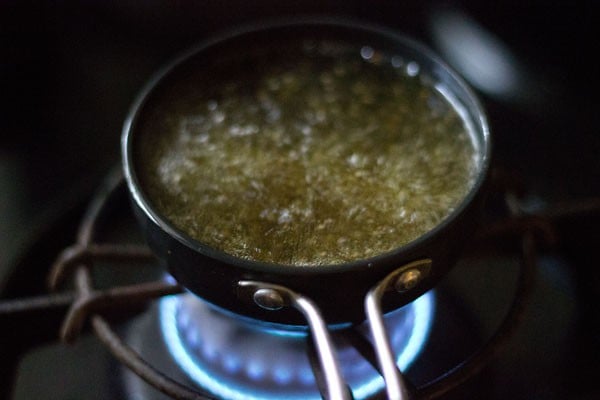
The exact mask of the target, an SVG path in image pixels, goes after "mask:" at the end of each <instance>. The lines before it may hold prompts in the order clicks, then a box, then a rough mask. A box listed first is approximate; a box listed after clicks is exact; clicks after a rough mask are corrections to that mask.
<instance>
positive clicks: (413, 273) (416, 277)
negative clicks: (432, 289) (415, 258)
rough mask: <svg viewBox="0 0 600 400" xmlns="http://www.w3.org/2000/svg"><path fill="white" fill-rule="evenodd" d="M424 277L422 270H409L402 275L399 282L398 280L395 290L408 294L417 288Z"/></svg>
mask: <svg viewBox="0 0 600 400" xmlns="http://www.w3.org/2000/svg"><path fill="white" fill-rule="evenodd" d="M422 277H423V274H422V273H421V270H419V269H417V268H411V269H408V270H406V271H404V272H403V273H402V274H400V276H399V277H398V280H396V285H395V288H396V290H397V291H398V292H406V291H407V290H410V289H412V288H414V287H415V286H417V284H418V283H419V282H420V281H421V278H422Z"/></svg>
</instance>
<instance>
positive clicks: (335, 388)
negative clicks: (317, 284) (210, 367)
mask: <svg viewBox="0 0 600 400" xmlns="http://www.w3.org/2000/svg"><path fill="white" fill-rule="evenodd" d="M238 285H239V286H240V287H241V288H243V289H245V290H248V291H249V293H251V294H252V297H253V300H254V302H255V303H256V304H257V305H259V306H260V307H262V308H264V309H267V310H278V309H280V308H283V307H286V306H291V307H294V308H296V309H297V310H298V311H300V312H301V313H302V314H303V315H304V317H305V318H306V320H307V322H308V326H309V327H310V333H311V336H312V339H313V341H314V343H315V346H316V348H317V355H318V358H319V363H320V364H321V369H322V370H323V374H324V377H325V386H326V388H325V392H326V393H323V395H324V396H325V398H326V399H327V400H351V399H352V394H351V392H350V390H349V389H348V387H347V386H346V384H345V383H344V379H343V377H342V373H341V368H340V366H339V362H338V359H337V356H336V354H335V347H334V345H333V341H332V340H331V336H330V334H329V331H328V330H327V324H326V323H325V320H324V319H323V317H322V316H321V312H320V311H319V309H318V307H317V306H316V304H315V303H314V302H313V301H312V300H310V299H309V298H307V297H304V296H302V295H300V294H298V293H296V292H294V291H293V290H290V289H288V288H286V287H284V286H280V285H274V284H270V283H265V282H257V281H240V282H238Z"/></svg>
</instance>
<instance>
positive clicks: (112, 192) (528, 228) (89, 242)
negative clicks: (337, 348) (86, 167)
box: [0, 173, 552, 399]
mask: <svg viewBox="0 0 600 400" xmlns="http://www.w3.org/2000/svg"><path fill="white" fill-rule="evenodd" d="M123 187H124V185H123V184H122V177H121V175H120V173H116V174H113V175H111V176H110V177H109V178H108V179H107V181H106V183H105V185H104V186H103V187H102V189H101V190H100V191H99V192H98V194H97V195H96V196H95V197H94V199H93V201H92V203H91V205H90V207H89V209H88V212H87V214H86V215H85V217H84V218H83V220H82V223H81V225H80V229H79V235H78V238H77V244H76V245H75V246H73V247H70V248H67V249H66V250H65V251H64V252H63V253H62V254H61V256H60V257H59V259H58V260H57V262H56V264H55V265H54V267H53V268H52V272H51V274H50V276H51V278H50V285H51V286H53V287H56V286H57V285H58V284H59V283H60V281H62V280H63V278H64V277H66V275H68V274H73V275H74V283H75V288H76V290H75V293H58V294H54V295H49V296H43V297H38V298H31V299H20V300H14V301H8V302H3V303H0V314H11V313H13V314H14V313H19V312H22V311H27V310H30V309H40V308H53V307H56V306H57V305H58V306H64V305H66V304H70V310H69V312H68V314H67V317H66V318H65V320H64V324H63V328H62V331H61V338H62V340H63V341H65V342H70V341H73V340H75V339H76V337H77V334H78V333H79V331H80V329H81V328H82V326H83V323H84V321H86V320H89V321H90V323H91V327H92V330H93V331H94V333H95V334H96V336H97V337H98V338H99V339H100V340H101V342H102V343H104V344H105V345H106V347H107V348H108V349H109V350H110V351H111V352H112V353H113V355H114V356H115V357H116V358H117V359H118V360H120V361H121V362H122V363H123V364H124V365H126V366H127V367H128V368H129V369H131V370H132V371H133V372H134V373H135V374H137V375H138V376H140V377H141V378H142V379H143V380H145V381H146V382H148V383H149V384H150V385H152V386H153V387H155V388H156V389H158V390H159V391H161V392H163V393H165V394H166V395H168V396H171V397H173V398H177V399H207V398H210V395H209V394H207V393H203V392H201V391H198V390H195V389H192V388H189V387H187V386H185V385H184V384H182V383H180V382H177V381H175V380H173V379H171V378H169V377H168V376H166V375H165V374H163V373H162V372H161V371H159V370H158V369H156V368H155V367H154V366H152V365H150V364H149V363H147V362H146V361H145V360H144V359H142V358H141V357H140V356H139V355H138V354H137V353H136V352H135V351H134V350H132V348H131V347H129V346H128V345H127V344H126V343H125V342H124V341H122V340H121V338H120V337H119V336H118V335H117V334H116V333H115V331H114V330H113V329H112V327H111V325H110V323H109V322H108V320H107V318H106V317H107V316H110V315H111V312H112V311H111V309H114V308H115V307H117V308H120V309H122V308H124V307H125V308H127V307H131V306H132V305H134V304H140V303H146V302H148V301H150V300H152V299H155V298H157V297H161V296H165V295H169V294H176V293H181V292H182V291H183V288H181V287H180V286H178V285H177V284H174V283H172V282H168V281H164V280H158V281H155V282H146V283H140V284H134V285H130V286H120V287H113V288H109V289H103V290H98V289H95V288H94V286H93V282H92V277H91V273H90V271H91V269H92V268H93V267H94V264H95V263H97V262H100V261H111V262H113V263H112V264H111V268H117V267H118V265H121V264H124V263H127V264H131V263H135V262H139V261H147V260H149V259H152V258H153V256H152V254H151V253H150V252H149V250H147V249H146V248H145V247H138V246H131V245H124V244H100V243H96V241H95V238H96V231H97V230H98V227H99V226H100V225H101V224H102V223H106V222H108V221H107V220H108V219H109V217H110V209H111V205H112V203H113V200H114V199H115V198H116V196H117V195H118V193H119V192H120V191H121V190H123ZM505 197H506V198H507V199H511V193H510V192H506V196H505ZM508 204H509V205H510V204H511V202H510V201H508ZM509 208H510V207H509ZM540 232H541V234H542V235H538V233H540ZM505 235H508V236H517V237H518V238H520V240H521V263H520V266H521V268H520V276H519V280H518V286H517V289H516V291H515V294H514V298H513V302H512V304H511V306H510V309H509V310H508V312H507V314H506V316H505V318H504V320H503V321H502V323H501V325H500V326H499V328H498V330H497V331H496V333H495V334H494V335H493V336H492V337H491V338H490V339H489V341H488V342H487V343H486V344H485V345H484V346H482V347H481V348H480V349H479V350H478V351H477V352H476V353H475V354H473V355H472V356H471V357H470V358H468V359H467V360H465V361H464V362H462V363H460V364H459V365H457V366H456V367H455V368H453V369H451V370H450V371H448V372H446V373H445V374H443V375H441V376H439V377H438V378H436V379H434V380H432V381H430V382H428V383H426V384H424V385H421V386H420V387H414V386H413V385H412V384H411V382H404V381H406V378H405V377H403V375H402V374H401V373H400V371H398V369H397V367H396V366H395V363H394V366H393V367H392V368H390V362H394V361H393V360H394V358H393V356H392V357H390V353H391V351H390V349H389V344H388V341H387V337H386V334H385V331H383V332H379V333H378V332H374V333H375V335H374V337H375V346H374V348H373V347H371V346H370V344H369V343H368V341H366V340H363V341H360V342H357V341H356V340H355V339H356V337H355V336H356V335H360V333H359V332H357V331H356V329H348V330H346V331H347V332H349V336H354V337H353V338H349V339H353V340H354V342H355V343H359V344H356V347H357V350H358V351H359V352H360V353H361V354H363V356H365V358H366V359H368V360H370V362H371V363H372V364H373V365H374V366H375V367H376V368H378V367H377V366H378V363H377V361H376V354H377V355H378V356H379V361H380V364H383V365H384V368H382V369H381V370H383V372H381V371H380V373H381V374H382V375H383V376H384V378H385V379H386V383H387V384H388V394H394V392H392V391H393V390H397V391H399V392H405V393H406V394H407V395H408V396H409V397H410V398H411V399H412V398H423V399H431V398H437V397H440V396H441V395H443V394H445V393H448V392H449V391H451V390H452V389H453V388H455V387H457V386H459V385H461V384H462V383H464V382H466V381H467V380H468V379H470V378H471V377H473V376H474V375H476V374H477V373H478V372H479V371H480V370H481V369H482V368H483V367H484V366H485V365H486V364H487V363H488V362H489V361H490V360H491V359H492V358H493V357H494V356H495V355H496V354H497V353H498V352H499V351H500V350H501V349H502V347H503V345H504V344H506V343H507V342H508V341H509V340H510V338H511V336H512V334H513V333H514V332H515V331H516V329H517V327H518V325H519V322H520V319H521V316H522V314H523V310H524V308H525V305H526V303H527V299H528V297H529V294H530V291H531V287H532V282H533V275H534V270H535V266H536V239H538V238H539V237H542V238H547V237H549V236H550V237H551V236H552V226H551V225H550V224H549V223H548V222H547V221H545V220H544V219H542V218H537V217H532V216H522V215H518V214H516V213H512V214H511V215H510V216H509V217H508V218H506V219H504V220H501V221H499V222H496V223H494V224H491V225H489V226H488V228H487V229H486V230H485V232H481V233H480V234H479V235H478V237H477V240H479V241H489V240H493V239H495V238H498V237H499V236H505ZM402 272H403V271H400V272H398V273H399V274H402ZM390 280H391V278H390ZM386 282H387V280H386ZM386 282H384V283H383V286H381V287H380V288H379V289H375V290H374V291H373V292H372V293H371V296H372V299H371V300H370V302H372V303H373V306H372V307H373V308H374V309H375V311H377V310H376V308H377V300H378V299H377V291H378V290H379V291H381V290H384V289H386V288H387V287H386ZM255 284H256V283H254V282H251V283H249V285H255ZM387 284H389V282H387ZM266 285H267V286H266V288H267V289H270V288H272V287H269V286H268V284H266ZM275 289H276V290H283V293H284V294H285V295H286V296H289V298H288V299H286V300H287V301H288V302H290V303H294V304H295V303H298V302H300V303H303V302H304V301H305V300H306V299H304V298H303V297H301V296H299V295H298V294H296V293H293V292H291V291H286V289H287V288H280V287H277V288H275ZM288 290H289V289H288ZM296 296H298V297H296ZM267 297H269V296H267ZM295 305H297V306H298V304H295ZM305 306H306V304H300V305H299V307H300V308H301V310H304V312H306V313H307V314H309V316H308V319H309V323H312V324H317V326H316V327H314V326H313V332H316V334H315V335H314V336H313V340H312V341H309V342H316V344H317V346H315V347H316V349H317V350H316V351H311V352H310V353H311V354H309V355H312V357H313V358H320V361H321V362H313V363H312V367H313V373H314V375H315V380H316V382H317V385H318V388H319V391H320V392H321V393H322V394H325V396H328V394H332V395H333V396H332V397H330V398H337V397H338V396H339V397H343V396H346V395H349V394H348V393H347V392H346V393H344V390H345V385H344V383H343V382H341V381H339V379H340V375H339V371H336V370H335V367H332V365H334V364H329V363H327V362H326V360H324V358H325V359H326V358H327V357H332V356H334V350H333V349H332V348H331V347H329V348H328V347H327V346H330V345H331V341H330V339H329V338H328V336H329V331H328V330H327V329H326V327H325V326H318V324H319V321H318V319H317V320H316V321H315V320H312V319H311V318H312V316H310V314H311V313H312V309H311V306H310V305H309V306H308V307H305ZM109 311H111V312H109ZM376 314H377V313H376ZM372 320H374V321H375V324H374V325H373V326H372V327H371V328H372V329H375V330H377V329H378V328H377V324H378V321H377V320H376V318H375V319H372ZM372 324H373V323H372ZM319 335H320V336H319ZM386 346H387V347H388V348H385V347H386ZM382 348H383V350H382ZM378 369H379V368H378ZM390 382H391V383H392V384H393V386H392V387H391V389H390V385H389V383H390ZM403 382H404V383H403ZM336 391H337V392H336ZM399 392H395V393H399Z"/></svg>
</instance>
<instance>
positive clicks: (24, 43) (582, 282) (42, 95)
mask: <svg viewBox="0 0 600 400" xmlns="http://www.w3.org/2000/svg"><path fill="white" fill-rule="evenodd" d="M494 3H495V2H494ZM549 3H550V2H524V1H520V2H518V1H509V2H498V4H492V2H476V1H446V2H439V1H437V2H433V1H414V2H405V1H391V0H387V1H384V0H380V1H355V0H347V1H341V0H340V1H310V0H306V1H282V0H262V1H259V0H257V1H232V0H220V1H219V0H207V1H168V0H162V1H160V0H148V1H143V2H137V1H131V0H124V1H102V2H100V1H97V2H94V1H89V2H81V1H79V2H74V1H56V2H54V1H53V2H51V1H47V2H43V1H37V2H32V1H19V2H16V1H15V2H7V1H2V2H0V292H1V291H2V285H3V277H4V275H6V274H7V273H8V272H10V271H11V268H13V267H14V265H17V261H18V259H19V258H20V257H22V256H23V255H24V254H27V252H28V251H29V249H30V248H31V244H32V243H34V242H35V241H36V239H37V238H38V237H39V235H38V234H39V233H40V232H42V231H43V230H44V229H46V228H47V227H48V226H49V225H52V224H53V222H55V221H57V220H58V219H59V218H60V217H61V216H62V215H64V214H65V213H67V212H68V211H69V210H71V209H74V208H75V207H77V206H79V205H80V204H81V201H82V200H84V199H86V198H88V197H89V195H90V194H91V193H92V191H93V189H94V188H95V187H96V186H97V185H98V184H99V182H100V181H101V180H102V178H103V177H104V175H105V174H106V173H107V171H108V170H109V169H110V168H112V167H113V166H115V165H117V164H118V163H119V160H120V154H119V140H120V133H121V132H120V131H121V126H122V124H123V121H124V119H125V116H126V114H127V112H128V109H129V107H130V105H131V103H132V101H133V99H134V97H135V95H136V94H137V92H138V91H139V90H140V88H141V87H142V85H143V84H144V83H145V82H146V81H147V80H148V79H149V78H150V77H151V75H152V74H153V73H154V72H155V71H156V70H157V69H158V68H160V67H161V66H162V65H164V64H165V63H167V62H168V61H169V60H170V59H171V58H172V57H173V56H175V55H177V54H179V53H180V52H181V51H183V50H185V49H186V48H188V47H189V46H191V45H193V44H195V43H197V42H199V41H201V40H202V39H203V38H205V37H207V35H209V34H211V33H214V32H217V31H220V30H222V29H225V28H228V27H232V26H236V25H239V24H241V23H244V22H252V21H256V20H257V19H263V18H271V17H277V16H290V15H299V14H305V15H313V14H320V15H323V14H325V15H330V16H340V17H350V18H355V19H359V20H362V21H365V22H372V23H378V24H382V25H385V26H388V27H390V28H393V29H396V30H398V31H400V32H403V33H405V34H408V35H410V36H413V37H415V38H417V39H419V40H420V41H422V42H424V43H425V44H426V45H428V46H430V47H432V48H433V49H434V50H435V51H437V52H443V51H444V49H443V48H441V47H440V45H439V43H438V42H437V41H436V40H435V36H434V33H433V32H434V31H435V29H434V26H435V24H436V23H437V22H439V20H437V19H436V15H437V16H439V15H440V14H439V13H440V12H442V13H443V12H459V13H460V15H461V16H462V17H463V18H465V21H466V22H465V23H471V22H475V23H476V24H477V26H478V29H479V30H480V32H484V33H485V35H491V36H492V37H494V38H495V39H497V40H498V41H499V42H500V43H501V44H502V45H503V47H502V48H504V49H507V50H508V51H509V52H510V54H511V55H512V56H514V59H513V61H514V63H513V66H514V67H515V70H516V71H519V72H520V73H521V75H520V76H521V81H520V83H521V85H520V86H519V88H518V90H517V91H516V92H515V93H512V94H511V95H510V96H504V95H499V94H497V93H492V92H489V91H485V90H479V89H477V88H476V90H477V93H478V94H479V95H480V97H481V99H482V100H483V103H484V106H485V108H486V110H487V112H488V114H489V119H490V126H491V130H492V133H493V138H494V154H495V162H496V163H497V164H498V165H500V166H503V167H504V168H506V169H508V170H510V171H514V172H515V173H516V174H517V176H519V177H520V179H522V181H523V186H524V188H525V203H524V204H525V205H526V206H527V207H529V209H530V210H532V211H534V212H544V211H547V210H553V212H554V211H557V210H558V211H560V209H561V204H564V203H565V202H568V203H570V204H572V203H573V202H574V203H576V204H582V205H583V206H584V208H585V205H586V204H589V200H590V199H592V200H594V199H598V198H599V197H600V190H599V185H598V182H599V181H600V161H599V160H600V136H599V133H598V130H599V128H600V110H599V106H600V101H599V100H598V93H599V89H600V85H599V83H600V79H599V78H598V74H599V72H600V64H599V62H598V61H597V53H598V43H597V41H598V37H599V36H598V35H597V33H596V29H595V25H596V24H597V23H598V21H599V20H600V19H599V18H598V17H599V16H600V14H599V13H598V11H597V9H596V7H595V6H594V4H593V2H589V3H584V2H575V3H574V2H558V3H557V2H554V3H552V4H549ZM459 72H462V71H461V70H460V69H459ZM597 222H598V213H597V209H596V212H595V214H593V215H592V217H591V218H590V217H584V218H583V220H582V221H577V222H576V223H570V224H566V227H567V228H566V230H565V231H564V232H563V234H565V235H569V234H571V233H573V236H572V238H571V240H570V241H569V240H567V241H566V245H565V252H566V253H568V254H569V255H570V257H571V258H572V259H573V260H575V264H576V265H577V268H578V269H577V270H576V271H571V272H573V273H574V274H575V275H576V279H575V281H576V284H575V289H576V290H577V291H578V292H577V293H578V295H576V296H574V297H573V301H574V302H577V307H578V308H577V310H578V318H580V320H579V322H578V324H579V325H578V328H577V329H578V330H577V332H578V333H577V334H578V335H579V334H580V335H582V336H581V338H582V340H580V341H575V345H574V347H573V349H572V352H573V353H572V354H573V359H574V360H580V361H575V362H574V363H573V364H572V365H570V366H569V367H568V369H569V371H567V372H568V374H569V377H571V378H569V379H571V382H573V384H572V387H577V388H579V390H577V394H578V395H577V396H575V395H574V396H573V397H572V398H593V395H591V394H592V393H597V390H594V389H592V388H594V387H595V385H596V384H597V383H596V382H595V381H594V380H595V379H597V378H598V370H599V369H598V364H597V359H598V358H599V357H600V354H599V349H600V343H599V341H600V339H599V338H598V337H597V336H598V335H597V334H596V333H594V332H596V331H594V330H593V326H594V321H595V320H598V319H599V318H598V313H599V311H598V307H596V306H595V303H596V300H597V299H596V297H597V294H598V293H600V278H599V276H600V273H599V272H598V271H597V268H596V267H597V265H598V263H597V260H596V259H595V257H594V254H593V253H594V251H595V249H596V248H597V246H598V245H599V244H600V243H598V236H599V235H598V233H597V228H596V223H597ZM577 343H585V348H584V347H583V345H582V346H577ZM569 350H570V349H569ZM594 360H596V361H594ZM569 390H571V387H569ZM586 395H588V396H589V397H586Z"/></svg>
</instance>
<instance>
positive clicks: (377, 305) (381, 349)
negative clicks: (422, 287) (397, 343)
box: [365, 259, 431, 400]
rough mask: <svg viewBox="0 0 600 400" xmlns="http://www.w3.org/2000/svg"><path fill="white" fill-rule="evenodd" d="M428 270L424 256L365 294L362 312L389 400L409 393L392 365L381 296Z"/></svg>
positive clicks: (406, 285) (411, 284)
mask: <svg viewBox="0 0 600 400" xmlns="http://www.w3.org/2000/svg"><path fill="white" fill-rule="evenodd" d="M430 270H431V260H430V259H424V260H418V261H413V262H411V263H409V264H406V265H404V266H402V267H400V268H398V269H396V270H394V271H393V272H392V273H390V274H389V275H387V276H386V277H385V278H384V279H383V280H381V281H380V282H379V283H378V284H377V285H375V286H374V287H373V288H372V289H371V290H369V293H367V296H366V297H365V313H366V315H367V319H368V320H369V327H370V329H371V334H372V335H373V341H374V347H375V352H376V354H377V362H378V363H379V368H380V369H381V373H382V375H383V379H384V380H385V390H386V392H387V397H388V399H390V400H407V399H409V392H408V389H407V386H406V383H405V381H404V378H403V377H402V372H400V370H399V369H398V366H397V365H396V361H395V357H394V353H393V351H392V347H391V345H390V339H389V336H388V334H387V330H386V328H385V325H384V323H383V313H382V309H381V299H382V298H383V295H384V294H385V293H386V292H389V291H398V292H404V291H408V290H410V289H412V288H414V287H415V286H417V285H418V283H419V282H420V281H421V280H422V279H423V278H425V277H426V276H427V275H428V274H429V271H430Z"/></svg>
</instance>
